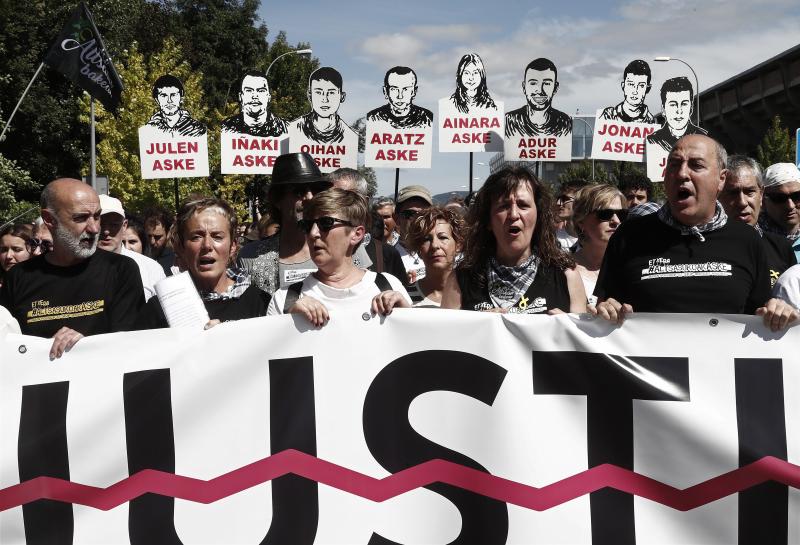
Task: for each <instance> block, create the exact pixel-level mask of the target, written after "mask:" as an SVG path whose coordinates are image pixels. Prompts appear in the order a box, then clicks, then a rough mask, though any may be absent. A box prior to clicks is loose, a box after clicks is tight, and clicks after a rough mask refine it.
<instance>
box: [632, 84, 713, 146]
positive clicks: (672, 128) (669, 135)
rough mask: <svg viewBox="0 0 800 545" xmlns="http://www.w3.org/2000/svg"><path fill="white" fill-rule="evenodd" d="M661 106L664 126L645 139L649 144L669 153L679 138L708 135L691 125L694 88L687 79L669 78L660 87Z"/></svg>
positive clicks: (706, 132) (701, 129) (703, 130)
mask: <svg viewBox="0 0 800 545" xmlns="http://www.w3.org/2000/svg"><path fill="white" fill-rule="evenodd" d="M661 106H662V108H663V111H664V125H663V126H662V127H661V128H660V129H658V130H657V131H656V132H654V133H653V134H651V135H650V136H648V137H647V141H648V142H649V143H651V144H658V145H659V146H661V147H662V148H664V149H665V150H666V151H670V150H671V149H672V146H674V145H675V142H677V141H678V139H679V138H681V137H682V136H685V135H687V134H708V131H706V130H705V129H703V128H701V127H698V126H697V125H695V124H693V123H692V121H691V119H692V113H693V112H694V88H693V87H692V83H691V82H690V81H689V78H686V77H684V76H680V77H677V78H671V79H668V80H667V81H665V82H664V84H663V85H662V86H661Z"/></svg>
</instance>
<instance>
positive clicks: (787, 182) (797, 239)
mask: <svg viewBox="0 0 800 545" xmlns="http://www.w3.org/2000/svg"><path fill="white" fill-rule="evenodd" d="M764 212H765V214H764V215H763V216H762V217H761V219H760V220H759V222H758V224H759V226H760V227H761V228H762V229H763V230H764V231H767V232H768V233H776V234H778V235H780V236H782V237H785V238H787V239H788V240H789V242H791V244H792V249H793V250H794V254H795V257H796V258H797V260H798V261H800V169H798V168H797V165H795V164H793V163H775V164H774V165H771V166H770V167H769V168H767V171H766V172H765V173H764Z"/></svg>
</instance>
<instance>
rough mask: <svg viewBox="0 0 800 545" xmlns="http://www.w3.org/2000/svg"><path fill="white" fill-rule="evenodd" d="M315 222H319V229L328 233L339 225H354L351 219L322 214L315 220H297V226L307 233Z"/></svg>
mask: <svg viewBox="0 0 800 545" xmlns="http://www.w3.org/2000/svg"><path fill="white" fill-rule="evenodd" d="M315 223H316V224H317V227H319V230H320V231H321V232H323V233H327V232H328V231H330V230H331V229H333V228H334V227H336V226H337V225H347V226H348V227H352V226H353V224H352V223H350V222H349V221H345V220H340V219H339V218H332V217H330V216H322V217H321V218H317V219H315V220H305V219H303V220H300V221H298V222H297V226H298V227H299V228H300V230H301V231H303V232H304V233H305V234H309V233H310V232H311V228H312V227H314V224H315Z"/></svg>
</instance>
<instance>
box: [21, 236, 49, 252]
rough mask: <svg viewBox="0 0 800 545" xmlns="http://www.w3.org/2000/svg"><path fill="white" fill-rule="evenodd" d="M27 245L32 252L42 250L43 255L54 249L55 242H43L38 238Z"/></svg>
mask: <svg viewBox="0 0 800 545" xmlns="http://www.w3.org/2000/svg"><path fill="white" fill-rule="evenodd" d="M25 245H26V246H27V247H28V248H30V249H31V251H33V250H35V249H36V248H41V249H42V253H47V252H49V251H51V250H52V249H53V242H52V241H51V240H42V239H38V238H32V239H30V240H29V241H28V242H26V243H25Z"/></svg>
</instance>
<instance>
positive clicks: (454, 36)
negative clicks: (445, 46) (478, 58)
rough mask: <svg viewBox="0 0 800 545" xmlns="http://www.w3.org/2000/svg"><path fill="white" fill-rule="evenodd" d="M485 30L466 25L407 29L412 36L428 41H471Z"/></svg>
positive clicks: (418, 26) (419, 26) (423, 26)
mask: <svg viewBox="0 0 800 545" xmlns="http://www.w3.org/2000/svg"><path fill="white" fill-rule="evenodd" d="M485 30H486V28H485V27H482V26H480V25H468V24H454V25H416V26H412V27H410V28H409V29H408V31H409V32H410V33H411V34H413V35H414V36H417V37H419V38H422V39H424V40H429V41H444V40H451V41H472V40H474V39H475V38H476V37H477V36H478V35H479V34H480V33H481V32H483V31H485Z"/></svg>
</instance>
